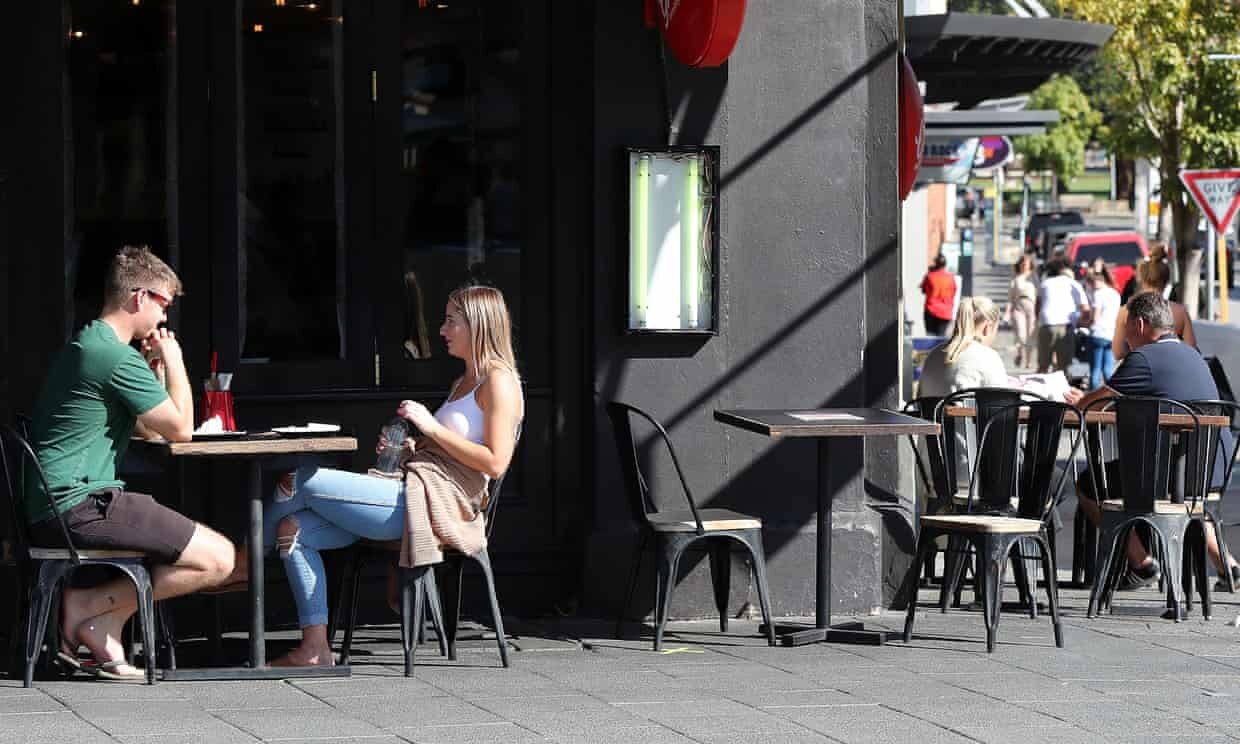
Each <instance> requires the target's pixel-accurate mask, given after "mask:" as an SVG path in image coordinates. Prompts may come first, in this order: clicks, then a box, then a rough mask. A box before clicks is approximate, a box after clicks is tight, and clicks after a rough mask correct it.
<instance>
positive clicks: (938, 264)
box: [921, 253, 957, 336]
mask: <svg viewBox="0 0 1240 744" xmlns="http://www.w3.org/2000/svg"><path fill="white" fill-rule="evenodd" d="M956 291H957V288H956V277H954V276H952V273H951V272H950V271H948V270H947V258H946V257H944V256H943V254H942V253H940V254H939V255H937V256H935V257H934V263H933V264H932V265H931V267H930V271H927V272H926V276H925V277H924V278H923V279H922V280H921V292H922V294H924V295H925V296H926V305H925V310H924V318H925V322H926V335H927V336H946V335H947V329H948V327H949V326H950V325H951V322H952V309H953V308H954V307H955V304H956Z"/></svg>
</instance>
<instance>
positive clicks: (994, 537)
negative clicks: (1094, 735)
mask: <svg viewBox="0 0 1240 744" xmlns="http://www.w3.org/2000/svg"><path fill="white" fill-rule="evenodd" d="M1072 412H1073V409H1072V407H1071V406H1069V405H1067V404H1065V403H1057V402H1051V401H1033V402H1016V403H1012V404H1009V405H1006V406H1001V407H999V408H992V409H990V410H989V411H987V422H986V425H985V427H984V428H983V429H982V435H981V437H980V440H979V443H978V452H979V455H980V456H979V457H978V458H977V460H976V461H975V463H974V467H973V473H972V477H971V478H970V480H969V495H968V501H967V504H966V510H965V512H964V513H960V514H941V515H929V516H925V517H922V518H921V519H920V520H919V521H920V526H921V532H920V534H919V535H918V537H917V561H915V562H914V565H913V567H912V569H910V571H911V572H914V571H917V570H918V569H917V566H918V564H919V563H920V561H921V560H922V558H923V556H924V555H925V553H927V552H928V551H930V550H933V543H934V540H935V539H937V538H938V537H939V536H940V535H947V536H949V537H950V538H956V539H957V540H960V541H967V542H968V543H970V544H971V545H972V546H973V548H974V549H975V550H976V553H977V556H978V561H979V563H980V564H981V570H980V571H979V572H978V573H979V574H980V576H979V578H978V590H979V594H980V599H981V601H982V613H983V616H984V618H985V624H986V650H987V652H991V651H994V648H995V640H996V636H997V633H998V629H999V613H1000V609H1001V607H1002V598H1003V597H1002V592H1003V574H1004V571H1005V568H1006V563H1007V560H1008V556H1009V554H1010V553H1011V552H1012V548H1013V546H1019V545H1020V544H1021V543H1022V542H1026V541H1028V542H1032V543H1033V544H1034V545H1036V547H1037V549H1038V554H1039V557H1040V559H1041V561H1042V570H1043V573H1044V574H1045V575H1046V592H1047V597H1048V599H1049V605H1050V612H1051V622H1052V624H1053V625H1054V629H1055V645H1056V646H1058V647H1060V648H1062V647H1063V630H1062V628H1061V626H1060V622H1059V588H1058V582H1057V578H1056V573H1055V564H1054V554H1053V552H1052V551H1051V547H1050V540H1051V539H1052V537H1051V535H1050V529H1049V527H1048V525H1049V524H1050V512H1051V510H1053V509H1054V508H1055V503H1056V500H1057V497H1058V495H1059V492H1060V491H1061V490H1062V489H1063V483H1064V480H1065V479H1066V476H1067V471H1061V472H1060V473H1059V474H1058V475H1056V473H1055V461H1056V459H1057V457H1058V453H1059V444H1060V440H1061V438H1062V436H1063V433H1064V418H1065V417H1066V416H1069V415H1071V413H1072ZM1070 436H1071V443H1072V444H1071V451H1072V454H1073V455H1075V453H1076V449H1077V447H1078V446H1079V445H1080V440H1081V437H1080V434H1079V432H1077V433H1075V434H1071V435H1070ZM1013 437H1015V438H1013ZM1018 455H1019V456H1018ZM1000 457H1006V458H1009V459H1010V460H1011V461H1012V462H1013V463H1016V462H1019V466H1018V467H1012V468H1011V471H1012V477H1011V479H1010V480H1008V479H1003V478H1001V479H993V475H994V474H993V473H992V478H986V477H983V471H984V469H985V467H986V465H985V463H986V462H987V460H988V458H1000ZM987 488H990V489H994V488H999V489H1001V491H1002V492H1000V493H994V492H992V493H989V494H982V493H980V491H983V490H985V489H987ZM1003 489H1006V490H1003ZM1013 496H1015V497H1016V499H1017V507H1016V510H1015V512H1014V513H1013V512H1011V511H1008V512H1003V513H1000V512H997V511H995V510H993V509H992V507H993V506H994V505H998V504H1007V503H1008V502H1010V500H1011V498H1012V497H1013ZM976 509H982V510H984V511H977V510H976ZM1023 560H1024V556H1023V555H1019V556H1018V557H1017V562H1018V563H1019V562H1021V561H1023ZM1014 565H1015V564H1014ZM905 591H906V592H908V594H907V598H908V614H907V617H906V619H905V622H904V641H905V642H906V643H907V642H909V641H911V640H912V636H913V621H914V617H915V615H916V610H917V581H916V576H915V574H914V575H910V577H909V578H908V580H906V583H905ZM1029 600H1030V602H1031V603H1033V597H1032V596H1031V597H1029ZM940 604H942V599H941V598H940Z"/></svg>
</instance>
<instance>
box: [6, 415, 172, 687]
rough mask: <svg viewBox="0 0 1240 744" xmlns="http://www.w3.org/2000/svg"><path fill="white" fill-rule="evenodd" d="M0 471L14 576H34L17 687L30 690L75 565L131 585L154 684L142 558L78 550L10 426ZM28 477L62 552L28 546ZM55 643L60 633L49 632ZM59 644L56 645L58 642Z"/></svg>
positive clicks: (27, 590)
mask: <svg viewBox="0 0 1240 744" xmlns="http://www.w3.org/2000/svg"><path fill="white" fill-rule="evenodd" d="M0 467H3V469H4V490H5V494H6V496H7V498H8V500H9V508H10V513H11V515H12V519H13V526H14V534H15V536H16V540H17V543H18V544H17V546H16V547H17V550H16V558H17V560H18V561H19V563H20V564H21V565H20V567H19V573H20V574H22V575H23V576H25V577H34V581H33V582H30V581H26V582H25V583H26V586H25V587H24V592H23V593H24V594H26V595H28V596H24V597H23V601H25V602H26V603H27V608H28V609H27V612H26V618H25V626H26V627H25V649H24V655H25V671H24V676H23V681H22V685H23V686H24V687H30V686H31V685H32V684H33V681H34V668H35V664H36V662H37V661H38V659H39V655H40V653H41V652H42V648H43V640H44V636H45V635H46V633H47V623H48V618H49V617H50V616H51V614H52V611H53V609H54V608H56V607H57V606H58V604H59V596H60V590H61V588H62V586H63V583H64V581H65V580H66V579H67V578H68V576H69V574H70V573H71V572H72V571H73V570H74V569H76V568H78V567H80V566H89V565H99V566H111V567H113V568H116V569H118V570H119V571H120V572H121V573H123V574H124V575H125V576H127V577H129V579H130V580H131V581H133V583H134V589H135V590H136V591H137V595H138V596H137V599H138V620H139V624H140V625H141V628H142V649H143V658H144V661H145V665H146V683H147V684H154V683H155V602H154V593H153V590H152V588H151V575H150V572H149V571H148V566H147V556H146V554H145V553H142V552H140V551H133V550H96V549H86V550H79V549H78V548H77V547H75V546H74V544H73V539H72V538H71V537H70V535H69V529H68V527H67V526H66V525H65V521H64V516H63V515H62V514H61V512H60V509H59V508H58V507H57V506H56V501H55V499H54V498H53V497H52V495H51V488H50V487H49V486H48V483H47V476H46V474H45V473H44V472H43V467H42V465H40V463H39V459H38V457H36V456H35V453H34V450H33V449H32V448H31V447H30V443H29V442H28V441H26V438H25V437H24V436H22V435H21V434H20V433H18V432H17V430H16V429H14V428H13V427H11V426H7V425H0ZM28 474H33V475H34V476H37V477H38V479H39V486H40V487H41V490H42V492H43V493H44V494H45V495H46V496H47V500H48V504H49V506H50V507H51V510H52V514H53V515H54V517H55V519H56V520H57V522H58V523H59V525H60V531H61V534H62V535H63V537H64V547H41V546H33V545H31V544H30V539H29V530H28V527H27V520H26V515H25V507H24V504H23V501H24V499H23V495H24V484H25V478H26V477H27V475H28ZM51 637H52V639H53V640H54V641H56V639H58V638H59V633H58V632H56V631H53V633H52V635H51ZM57 642H58V641H57Z"/></svg>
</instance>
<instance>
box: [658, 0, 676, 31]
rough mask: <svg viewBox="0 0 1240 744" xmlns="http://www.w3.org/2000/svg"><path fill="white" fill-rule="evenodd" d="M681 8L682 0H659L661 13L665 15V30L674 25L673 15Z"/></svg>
mask: <svg viewBox="0 0 1240 744" xmlns="http://www.w3.org/2000/svg"><path fill="white" fill-rule="evenodd" d="M679 9H680V0H659V14H660V15H662V16H663V30H664V31H666V30H667V29H668V28H670V27H671V25H672V17H673V16H675V15H676V11H677V10H679Z"/></svg>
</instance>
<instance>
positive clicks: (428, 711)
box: [337, 697, 504, 729]
mask: <svg viewBox="0 0 1240 744" xmlns="http://www.w3.org/2000/svg"><path fill="white" fill-rule="evenodd" d="M337 710H338V711H339V712H341V713H347V714H348V715H349V716H350V717H352V718H357V719H359V720H362V721H366V722H368V723H370V724H373V725H375V726H377V727H379V728H382V729H392V728H397V727H402V726H442V725H459V724H469V723H502V722H503V720H504V719H502V718H500V717H499V716H497V715H495V714H494V713H491V712H489V711H487V710H484V709H482V708H480V707H478V706H477V705H474V704H473V703H472V702H469V701H466V700H458V699H456V698H450V697H449V698H442V697H440V698H416V697H380V698H352V699H349V700H347V701H343V702H341V703H339V707H338V708H337Z"/></svg>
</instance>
